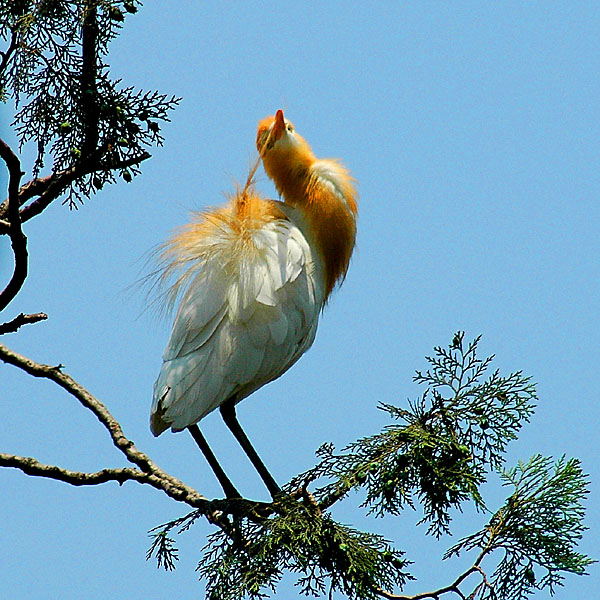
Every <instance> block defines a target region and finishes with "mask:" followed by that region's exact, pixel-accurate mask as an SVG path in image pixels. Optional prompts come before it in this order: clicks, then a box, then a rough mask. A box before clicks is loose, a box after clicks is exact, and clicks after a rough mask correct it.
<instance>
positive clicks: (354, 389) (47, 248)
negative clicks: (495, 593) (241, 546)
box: [0, 1, 600, 599]
mask: <svg viewBox="0 0 600 600" xmlns="http://www.w3.org/2000/svg"><path fill="white" fill-rule="evenodd" d="M240 4H242V6H240ZM599 28H600V6H599V5H598V3H597V2H577V1H572V2H568V3H562V4H561V5H558V3H548V2H527V3H522V2H502V3H492V2H454V3H441V2H436V3H425V2H407V3H400V2H388V3H383V2H381V3H368V2H340V3H333V2H325V3H298V2H282V3H276V4H275V3H273V4H269V3H250V2H247V3H222V2H214V3H204V2H203V3H197V2H177V3H160V2H148V5H147V6H145V7H144V8H143V9H142V10H140V12H139V13H138V14H137V15H135V16H128V17H127V21H126V27H125V30H124V33H123V34H122V36H121V37H120V38H119V39H118V40H117V42H116V43H114V44H113V46H112V52H111V55H110V58H109V62H110V64H111V65H112V66H113V71H112V73H113V76H115V77H123V78H124V81H125V82H126V83H127V85H129V84H133V85H136V86H138V87H142V88H145V89H159V90H161V91H163V92H168V93H172V94H175V95H178V96H182V97H183V102H182V104H181V106H180V108H178V109H177V110H176V111H175V112H174V113H173V114H172V123H171V124H170V125H169V126H168V127H166V128H165V130H164V131H165V135H166V144H165V146H164V148H161V149H159V150H156V151H154V152H153V158H152V159H151V160H150V161H148V162H147V163H145V165H144V169H143V171H144V172H143V176H142V177H139V178H136V179H135V180H134V181H133V183H131V184H126V183H120V184H118V185H116V186H113V187H110V188H109V189H107V190H105V191H104V192H102V194H100V195H99V196H97V197H95V198H93V199H92V200H90V201H88V202H87V203H86V205H85V206H84V207H82V208H81V209H80V210H79V211H76V212H69V211H68V210H67V209H66V207H63V206H61V205H60V203H57V204H56V205H54V206H52V207H51V208H50V209H49V210H48V211H47V212H46V213H45V214H44V215H43V216H42V217H40V218H37V219H36V220H35V221H33V222H30V223H28V224H27V226H26V233H27V234H28V235H29V248H30V255H31V276H30V278H29V279H28V281H27V285H26V286H25V288H24V290H23V291H22V293H21V295H20V296H19V298H18V300H17V301H16V302H15V303H14V304H13V307H12V310H11V311H9V312H10V315H9V316H13V313H15V314H16V313H17V312H20V311H25V312H37V311H45V312H47V313H48V314H49V320H48V321H47V322H46V323H42V324H37V325H33V326H28V327H26V328H23V329H22V330H21V331H20V332H19V333H17V334H13V335H10V336H5V338H4V339H3V343H6V344H8V345H9V346H11V347H12V348H14V349H15V350H17V351H20V352H22V353H24V354H26V355H29V356H31V357H32V358H33V359H35V360H38V361H41V362H46V363H51V364H57V363H63V364H65V365H66V370H67V371H68V372H69V373H70V374H71V375H72V376H73V377H75V378H76V379H77V380H78V381H79V382H81V383H82V384H83V385H84V386H86V387H87V388H88V389H89V390H90V391H92V392H93V393H94V394H95V395H97V397H99V398H100V399H101V400H102V401H104V402H105V403H106V405H107V406H108V407H109V408H110V410H111V411H112V412H113V414H114V415H115V416H116V417H117V418H118V419H119V420H120V421H121V423H122V425H123V427H124V429H125V432H126V434H127V435H128V436H129V437H130V438H131V439H133V440H134V441H135V442H136V444H137V445H138V447H139V448H140V449H142V450H143V451H145V452H147V453H149V454H150V456H151V457H152V458H153V459H154V460H155V461H156V462H157V463H158V464H159V465H161V466H162V467H163V468H164V469H166V470H167V471H169V472H171V473H173V474H174V475H176V476H178V477H180V478H181V479H183V480H184V481H186V482H187V483H189V484H191V485H193V486H195V487H196V488H197V489H198V490H199V491H200V492H202V493H204V494H205V495H207V496H218V495H220V490H219V487H218V485H217V483H216V482H215V480H214V478H213V476H212V474H211V473H210V472H209V470H208V468H207V466H206V465H205V462H204V460H203V458H202V457H201V455H200V454H199V453H198V452H197V451H196V450H195V448H194V445H193V441H192V440H191V438H190V436H188V435H187V434H185V433H184V434H179V435H171V434H165V435H163V436H162V437H160V438H159V439H154V438H153V437H152V435H151V434H150V432H149V430H148V412H149V406H150V401H151V390H152V385H153V382H154V379H155V377H156V374H157V372H158V369H159V366H160V362H161V359H160V357H161V353H162V351H163V348H164V345H165V343H166V341H167V337H168V333H169V327H170V323H169V322H168V321H161V320H157V319H154V318H152V317H151V316H150V315H148V314H142V312H143V308H144V298H143V295H142V294H140V293H136V292H134V293H133V294H131V293H129V292H127V291H126V290H127V288H128V286H130V285H131V284H132V283H133V282H134V281H135V280H136V279H137V278H138V277H139V275H140V273H141V272H142V270H143V266H144V262H143V257H144V255H145V253H147V251H148V250H150V249H151V248H152V247H154V246H155V245H156V244H157V243H159V242H161V241H162V240H164V239H165V238H166V236H167V235H168V234H169V232H170V230H171V229H172V228H173V227H175V226H177V225H179V224H181V223H183V222H185V221H186V219H187V218H188V217H187V211H188V210H189V209H201V208H203V207H205V206H208V205H214V204H219V203H221V202H222V200H223V194H224V193H227V192H229V191H231V190H232V189H233V187H234V182H235V181H238V180H243V179H244V178H245V176H246V173H247V169H248V166H249V164H250V163H251V161H253V160H254V157H255V150H254V138H255V128H256V124H257V122H258V120H259V119H260V118H262V117H264V116H265V115H267V114H272V113H273V112H274V111H275V110H277V109H278V108H283V109H284V110H285V111H286V114H287V116H289V118H290V119H291V120H292V121H293V122H294V123H295V125H296V127H297V129H298V131H299V132H300V133H302V134H303V135H304V136H305V137H306V138H307V139H308V140H309V142H310V143H311V144H312V146H313V149H314V150H315V153H316V154H317V155H320V156H332V157H339V158H341V159H343V161H344V162H345V163H346V164H347V165H348V167H349V168H350V169H351V170H352V172H353V174H354V175H355V177H356V178H357V180H358V182H359V186H360V195H361V202H360V221H359V236H358V251H357V253H356V255H355V257H354V260H353V262H352V265H351V268H350V271H349V274H348V277H347V280H346V283H345V285H344V287H343V288H342V289H341V291H339V292H338V293H337V294H336V296H335V297H334V299H333V300H332V301H331V303H330V305H329V307H328V308H327V310H326V311H325V313H324V315H323V319H322V321H321V325H320V330H319V333H318V335H317V340H316V343H315V345H314V347H313V348H312V350H311V351H310V352H309V353H308V354H307V355H306V356H305V357H304V358H303V359H302V360H301V361H300V362H299V363H298V364H297V365H296V366H295V367H294V368H293V369H292V370H291V371H290V372H288V373H287V374H286V375H285V376H284V377H283V378H281V379H280V380H278V381H276V382H274V383H272V384H270V385H269V386H267V387H266V388H263V389H262V390H260V391H259V392H258V393H256V394H255V395H253V396H252V397H251V398H249V399H247V400H245V401H244V402H243V403H242V404H241V405H240V407H239V411H238V412H239V416H240V420H241V422H242V424H243V425H244V427H245V428H246V431H247V432H248V433H249V435H250V437H251V438H252V439H253V440H254V441H255V443H256V446H257V447H258V449H259V451H260V453H261V455H262V456H263V458H264V460H265V462H266V463H267V464H268V465H269V467H270V469H271V470H272V472H273V473H274V475H275V477H276V478H277V479H278V480H279V481H280V482H285V481H287V480H288V479H289V478H290V477H292V476H293V475H295V474H296V473H298V472H300V471H301V470H304V469H306V468H308V467H309V466H311V465H312V464H314V454H313V453H314V450H315V449H316V448H317V447H318V446H319V445H320V444H321V443H322V442H324V441H332V442H334V443H335V444H336V445H337V446H343V445H345V444H346V443H348V442H351V441H353V440H354V439H356V438H357V437H360V436H363V435H367V434H370V433H373V432H376V431H377V430H378V429H379V428H380V427H381V426H383V425H384V424H385V419H384V416H383V415H382V414H380V412H379V411H377V410H376V408H375V406H376V404H377V402H379V401H384V402H392V403H394V402H395V403H398V404H400V405H403V404H404V403H405V402H406V400H407V398H415V397H416V396H417V395H418V394H419V393H421V391H422V390H420V389H419V388H417V387H416V386H415V384H413V383H412V374H413V372H414V370H415V369H422V368H423V367H424V366H425V362H424V358H423V357H424V356H425V355H426V354H429V353H430V352H431V348H432V347H433V346H434V345H437V344H442V345H445V344H447V343H448V342H449V341H450V340H451V338H452V334H453V333H454V332H455V331H456V330H457V329H464V330H466V332H467V336H468V337H474V336H475V335H477V334H480V333H481V334H483V342H482V351H483V352H484V353H496V355H497V360H496V364H497V366H498V367H499V368H500V369H501V370H502V371H503V372H505V373H508V372H510V371H512V370H518V369H522V370H523V371H524V372H525V373H527V374H530V375H532V376H533V378H534V380H535V381H537V382H538V392H539V398H540V400H539V406H538V409H537V412H536V414H535V415H534V417H533V420H532V422H531V423H530V424H529V425H527V426H526V427H525V428H524V430H523V431H522V434H521V437H520V439H519V440H518V441H517V442H515V443H513V444H512V445H511V446H510V451H509V458H508V460H509V464H512V463H514V462H516V460H517V459H519V458H522V459H526V458H528V457H529V456H530V455H532V454H534V453H537V452H541V453H543V454H551V455H554V456H560V455H562V454H563V453H564V454H566V455H568V456H577V457H580V458H581V459H582V460H583V465H584V468H585V470H586V471H587V472H589V473H591V476H592V495H591V496H590V499H589V502H588V518H587V524H588V526H589V527H590V528H591V529H592V531H590V532H588V534H587V536H586V537H585V539H584V541H583V543H582V546H581V548H582V550H583V551H584V552H587V553H589V554H592V555H594V556H595V557H597V558H599V557H600V547H599V545H598V543H597V540H598V537H599V535H600V532H599V531H598V529H599V524H600V517H599V516H598V513H599V511H598V494H599V492H600V470H599V468H598V454H599V452H598V450H599V443H598V425H599V409H598V318H599V313H600V285H599V280H600V269H599V267H598V256H599V254H600V247H599V246H600V242H599V236H598V227H599V217H600V208H599V206H600V205H599V196H600V175H599V174H600V152H599V149H600V145H599V140H600V111H599V108H600V106H599V102H600V100H599V99H600V84H599V81H600V80H599V73H600V43H599V39H600V38H599V35H598V31H599V30H600V29H599ZM7 110H8V108H4V109H3V111H7ZM8 121H9V119H8V118H7V119H5V120H4V125H3V129H2V133H3V136H4V135H6V136H7V137H8V139H11V138H10V135H9V134H8V133H7V123H8ZM28 168H29V167H28ZM1 176H2V177H5V175H4V173H2V175H1ZM3 187H4V186H3ZM259 188H260V189H261V190H262V191H264V192H265V194H268V195H271V196H274V194H275V190H274V188H273V186H272V185H271V184H270V182H269V181H267V178H266V176H265V175H264V174H263V173H261V174H260V177H259ZM11 260H12V259H11V254H10V253H9V251H8V247H7V244H6V242H3V245H2V246H0V275H2V281H5V280H6V276H7V274H8V272H9V270H10V268H11ZM2 285H3V284H2ZM0 400H1V402H0V419H1V420H2V433H1V436H0V440H1V442H0V447H1V449H2V451H5V452H14V453H16V454H21V455H29V456H35V457H37V458H38V459H39V460H41V461H43V462H47V463H55V464H59V465H62V466H65V467H69V468H72V469H81V470H90V471H92V470H96V469H99V468H102V467H106V466H115V467H116V466H123V465H124V461H123V460H122V458H121V455H120V454H119V453H118V452H117V451H116V450H114V449H113V448H112V446H111V443H110V441H109V439H108V436H107V435H106V433H105V431H104V430H103V428H101V427H100V426H99V425H98V424H97V423H96V422H95V419H94V418H93V416H92V415H91V414H89V413H87V412H86V411H85V410H84V409H83V408H80V407H79V405H77V404H76V402H75V401H74V400H73V399H72V398H70V397H68V396H67V395H65V394H64V393H61V392H60V390H58V389H57V388H56V387H55V386H52V385H51V384H50V383H47V382H40V381H33V380H31V379H30V378H28V377H27V376H24V375H22V374H21V373H20V372H18V371H17V370H16V369H14V368H12V367H9V366H4V365H0ZM202 426H203V430H204V431H205V433H206V435H207V437H208V438H209V440H210V441H211V442H212V444H213V445H214V448H215V451H216V453H217V454H218V456H219V457H220V458H221V459H222V462H223V464H224V466H225V467H226V470H227V471H228V472H229V473H230V475H231V477H232V479H233V480H234V481H235V482H236V484H237V485H238V486H239V488H240V489H241V490H242V491H243V492H245V493H246V494H247V495H249V496H251V497H256V498H265V499H266V498H267V495H266V493H265V490H264V489H263V487H262V484H261V483H260V481H259V480H258V478H257V476H255V474H254V472H253V470H252V468H251V466H250V465H249V464H248V462H247V460H246V459H245V457H244V456H243V455H242V453H241V451H240V449H239V448H238V447H237V445H236V443H235V441H234V440H233V439H232V437H231V435H230V434H229V432H228V431H227V430H226V429H225V427H224V425H223V424H222V422H221V420H220V417H219V415H218V414H213V415H211V416H209V417H208V418H207V419H206V420H205V421H203V422H202ZM490 493H491V494H492V496H491V498H496V501H495V502H500V496H497V495H496V494H497V489H496V487H495V486H490ZM0 497H1V498H2V500H1V501H0V523H1V524H0V535H1V537H2V545H1V548H0V580H1V581H2V594H4V595H5V597H7V598H19V599H34V598H35V599H39V598H44V599H46V598H47V599H55V598H56V599H58V598H61V599H65V598H89V599H96V598H98V599H99V598H109V597H117V596H118V597H122V598H136V599H137V598H140V599H142V598H143V599H153V598H165V597H177V598H181V599H184V598H198V597H202V596H203V586H202V584H200V583H198V582H197V576H196V574H195V573H194V567H195V565H196V562H197V560H198V559H199V557H200V552H199V549H200V547H201V546H202V545H203V543H204V540H205V536H206V534H207V533H208V532H209V531H210V528H209V527H208V526H207V525H204V524H201V525H199V526H197V527H195V528H194V529H193V530H192V531H190V532H188V533H187V534H185V535H183V536H182V537H180V538H179V540H178V542H179V544H180V549H181V560H180V563H179V566H178V568H177V570H176V571H175V572H174V573H165V572H163V571H158V570H157V569H156V566H155V563H153V562H146V561H145V551H146V549H147V547H148V545H149V540H148V538H147V537H146V532H147V530H149V529H150V528H151V527H153V526H155V525H157V524H159V523H162V522H164V521H167V520H170V519H172V518H175V517H178V516H180V515H182V514H184V513H185V512H186V507H185V506H183V505H178V504H176V503H174V502H172V501H171V500H169V499H168V498H167V497H166V496H164V495H162V494H160V493H158V492H157V491H155V490H153V489H151V488H149V487H146V486H139V485H137V484H134V483H127V484H126V485H124V486H123V487H122V488H118V486H117V485H116V484H108V485H104V486H101V487H90V488H82V489H78V488H73V487H69V486H67V485H64V484H61V483H58V482H54V481H44V480H41V479H34V478H28V477H26V476H25V475H23V474H22V473H20V472H17V471H9V470H3V471H0ZM358 501H359V498H358V497H354V498H352V499H351V500H350V501H349V502H347V505H346V506H344V507H340V509H336V512H335V516H336V517H337V518H339V519H340V520H342V521H344V522H346V523H352V524H353V525H355V526H357V527H359V528H365V529H369V528H370V529H372V530H375V531H379V532H382V533H384V534H385V535H386V536H388V537H390V538H391V539H393V540H394V541H395V542H396V543H397V545H398V547H399V548H402V549H404V550H406V551H407V555H408V558H410V559H411V560H414V561H416V563H417V564H416V565H415V572H416V574H417V575H419V576H420V577H422V581H421V582H420V583H419V584H418V585H411V586H410V587H409V588H407V591H408V592H411V593H416V592H417V591H424V590H425V589H430V588H433V587H437V586H439V585H442V584H446V583H449V581H450V579H451V578H452V577H453V576H454V575H455V574H457V573H458V572H459V569H460V565H459V564H458V563H452V562H450V563H444V564H443V565H441V563H440V562H439V558H440V557H441V555H442V554H443V552H444V550H445V549H446V547H448V546H449V545H451V544H452V543H453V542H454V541H455V540H456V539H457V536H454V538H452V539H450V540H448V539H445V540H443V541H442V542H441V543H435V542H433V541H426V542H425V541H423V540H422V538H423V534H424V530H423V529H422V528H421V529H419V528H415V525H414V523H415V521H416V520H417V519H416V518H415V515H414V514H411V513H406V514H405V515H402V516H401V517H399V518H395V519H392V518H390V519H385V520H377V521H373V520H366V519H364V518H363V517H362V516H359V513H358V512H356V511H355V510H354V508H355V506H356V505H357V504H358ZM495 502H494V501H493V500H491V501H490V504H492V505H493V504H495ZM483 519H484V517H482V516H478V515H473V514H472V513H471V512H470V511H467V513H466V515H465V516H463V517H461V516H460V515H458V518H457V521H456V529H455V531H456V532H457V533H458V534H459V535H460V534H463V533H468V532H470V531H473V530H474V529H475V527H478V526H479V525H480V524H481V523H482V522H483ZM592 572H593V575H592V576H591V577H587V578H577V577H574V576H573V577H569V578H568V579H567V582H566V587H565V588H564V589H559V590H558V594H557V596H556V597H557V598H590V597H593V596H594V591H596V592H597V589H598V568H597V567H593V568H592ZM287 581H288V580H286V583H285V584H284V586H283V588H282V591H281V593H280V597H282V598H284V597H295V596H296V591H295V589H294V588H293V587H291V585H290V584H289V583H288V582H287ZM538 597H539V598H544V597H547V595H546V594H544V595H539V596H536V598H538Z"/></svg>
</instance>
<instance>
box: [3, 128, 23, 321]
mask: <svg viewBox="0 0 600 600" xmlns="http://www.w3.org/2000/svg"><path fill="white" fill-rule="evenodd" d="M0 157H2V160H3V161H4V162H5V163H6V168H7V169H8V173H9V180H8V207H7V211H6V212H7V217H8V223H9V227H8V235H9V237H10V243H11V246H12V249H13V254H14V257H15V268H14V271H13V274H12V277H11V279H10V281H9V282H8V284H7V285H6V287H5V288H4V290H3V291H2V292H1V293H0V311H3V310H4V309H5V308H6V307H7V306H8V305H9V304H10V303H11V302H12V300H13V299H14V297H15V296H16V295H17V294H18V293H19V290H20V289H21V288H22V287H23V284H24V283H25V279H27V269H28V258H27V238H26V237H25V234H24V233H23V230H22V229H21V215H20V213H19V183H20V181H21V177H22V176H23V172H22V171H21V162H20V161H19V159H18V158H17V155H16V154H15V153H14V152H13V151H12V149H11V148H10V146H9V145H8V144H7V143H6V142H5V141H4V140H0Z"/></svg>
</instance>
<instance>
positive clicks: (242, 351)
mask: <svg viewBox="0 0 600 600" xmlns="http://www.w3.org/2000/svg"><path fill="white" fill-rule="evenodd" d="M256 144H257V147H258V151H259V154H260V158H262V162H263V165H264V168H265V171H266V173H267V175H268V176H269V177H270V178H271V179H272V180H273V182H274V183H275V186H276V187H277V190H278V191H279V194H280V197H281V199H282V200H281V201H275V200H267V199H264V198H262V197H261V196H260V195H258V193H256V192H255V191H254V189H253V188H252V186H251V178H252V175H253V173H251V177H249V179H248V184H247V185H246V187H245V188H244V189H243V190H238V192H237V193H236V194H235V195H234V196H233V197H232V198H230V200H229V202H228V204H226V205H225V206H223V207H221V208H217V209H211V210H207V211H205V212H203V213H201V214H199V215H196V218H195V219H194V220H193V221H192V222H191V223H190V224H188V225H186V226H185V227H183V228H182V229H181V230H180V231H178V232H177V233H176V234H175V235H174V236H173V237H172V238H171V239H170V240H169V241H168V242H167V243H166V244H165V246H164V251H163V253H162V260H163V263H164V269H163V274H162V277H164V278H165V279H170V278H172V277H173V276H174V278H175V283H174V284H173V286H172V287H171V289H170V292H169V294H170V300H171V302H172V303H173V302H175V301H176V299H177V298H179V297H181V302H180V304H179V308H178V310H177V313H176V316H175V321H174V324H173V329H172V332H171V337H170V339H169V342H168V344H167V347H166V350H165V352H164V355H163V361H164V362H163V365H162V369H161V371H160V374H159V376H158V379H157V381H156V383H155V386H154V401H153V404H152V413H151V417H150V428H151V430H152V433H153V434H154V435H155V436H158V435H160V434H161V433H162V432H163V431H165V430H166V429H168V428H171V430H172V431H181V430H183V429H186V428H188V429H189V430H190V432H191V434H192V436H193V437H194V439H195V440H196V442H197V443H198V445H199V446H200V448H201V450H202V451H203V453H204V454H205V456H206V458H207V460H208V462H209V464H210V466H211V467H212V469H213V471H214V472H215V475H216V476H217V478H218V479H219V482H220V483H221V486H222V487H223V491H224V492H225V494H226V495H227V496H228V497H239V495H240V494H239V493H238V491H237V490H236V488H235V487H234V486H233V484H232V483H231V482H230V481H229V479H228V478H227V476H226V475H225V473H224V472H223V469H221V467H220V465H219V463H218V462H217V459H216V458H215V456H214V454H213V453H212V451H211V450H210V448H209V447H208V444H207V443H206V440H205V439H204V437H203V436H202V434H201V432H200V430H199V428H198V427H197V425H196V423H198V421H200V420H201V419H202V418H203V417H205V416H206V415H207V414H209V413H210V412H212V411H213V410H215V409H216V408H217V407H219V408H220V412H221V415H222V417H223V419H224V421H225V423H226V424H227V426H228V427H229V429H230V430H231V431H232V433H233V434H234V436H235V437H236V439H237V440H238V442H239V443H240V445H241V446H242V448H243V449H244V451H245V452H246V454H247V455H248V457H249V459H250V460H251V462H252V463H253V465H254V466H255V468H256V470H257V471H258V473H259V474H260V476H261V477H262V479H263V481H264V483H265V485H266V486H267V489H268V490H269V492H270V493H271V495H272V496H273V497H275V495H276V494H277V493H279V492H280V488H279V486H278V485H277V483H276V482H275V480H274V479H273V477H272V476H271V475H270V473H269V471H268V470H267V469H266V467H265V466H264V464H263V463H262V461H261V460H260V458H259V456H258V454H257V453H256V451H255V450H254V448H253V447H252V445H251V444H250V441H249V440H248V438H247V437H246V435H245V433H244V432H243V430H242V428H241V426H240V424H239V422H238V421H237V417H236V413H235V406H236V404H237V403H238V402H240V401H241V400H243V399H244V398H246V397H247V396H249V395H250V394H251V393H252V392H254V391H256V390H257V389H258V388H260V387H262V386H263V385H265V384H267V383H269V382H270V381H273V380H274V379H276V378H277V377H279V376H280V375H282V374H283V373H284V372H285V371H287V369H289V368H290V367H291V366H292V365H293V364H294V363H295V362H296V361H297V360H298V359H299V358H300V356H302V354H304V352H306V350H308V348H310V346H311V345H312V343H313V340H314V338H315V334H316V330H317V323H318V320H319V314H320V312H321V310H322V309H323V307H324V305H325V303H326V302H327V299H328V298H329V295H330V294H331V292H332V290H333V289H334V287H335V285H336V284H337V283H340V282H341V281H342V280H343V279H344V276H345V275H346V271H347V269H348V263H349V261H350V257H351V255H352V250H353V248H354V242H355V237H356V214H357V207H356V197H357V194H356V190H355V187H354V185H353V181H354V180H353V179H352V177H351V176H350V173H349V172H348V170H347V169H346V168H345V167H344V166H342V164H341V163H340V162H339V161H337V160H332V159H317V158H316V157H315V155H314V154H313V152H312V150H311V148H310V146H309V145H308V144H307V142H306V141H305V140H304V139H303V138H302V137H301V136H300V135H298V134H297V133H296V131H295V129H294V127H293V125H292V124H291V123H290V122H289V121H287V120H286V119H285V118H284V115H283V112H282V111H281V110H278V111H277V113H276V114H275V116H270V117H267V118H265V119H263V120H262V121H261V122H260V123H259V127H258V133H257V140H256ZM256 166H258V162H257V165H256Z"/></svg>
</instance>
